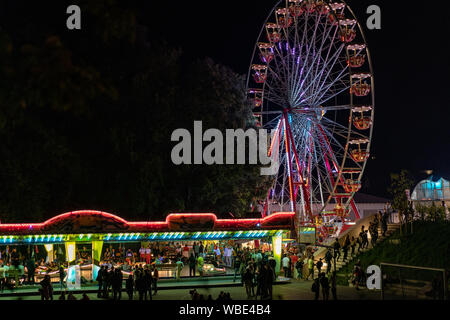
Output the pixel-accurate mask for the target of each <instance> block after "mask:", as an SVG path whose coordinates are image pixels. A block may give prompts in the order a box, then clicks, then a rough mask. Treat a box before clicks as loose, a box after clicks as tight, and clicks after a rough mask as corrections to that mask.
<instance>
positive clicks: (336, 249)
mask: <svg viewBox="0 0 450 320" xmlns="http://www.w3.org/2000/svg"><path fill="white" fill-rule="evenodd" d="M333 249H334V256H335V257H336V260H338V259H339V258H340V257H341V244H340V243H339V240H338V239H337V238H336V241H335V242H334V245H333Z"/></svg>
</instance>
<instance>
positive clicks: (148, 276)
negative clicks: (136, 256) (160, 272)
mask: <svg viewBox="0 0 450 320" xmlns="http://www.w3.org/2000/svg"><path fill="white" fill-rule="evenodd" d="M144 281H145V290H146V292H145V300H147V292H148V296H149V298H150V300H153V295H152V284H153V277H152V272H151V271H150V268H149V267H148V266H146V267H145V271H144Z"/></svg>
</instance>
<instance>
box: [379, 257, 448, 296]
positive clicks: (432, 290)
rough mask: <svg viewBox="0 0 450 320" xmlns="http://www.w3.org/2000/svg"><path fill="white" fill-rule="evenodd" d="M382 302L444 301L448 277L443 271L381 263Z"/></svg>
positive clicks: (446, 293)
mask: <svg viewBox="0 0 450 320" xmlns="http://www.w3.org/2000/svg"><path fill="white" fill-rule="evenodd" d="M380 268H381V277H382V278H381V279H382V280H381V298H382V299H383V300H445V299H449V296H448V277H447V275H446V271H445V269H435V268H426V267H417V266H407V265H400V264H390V263H381V264H380Z"/></svg>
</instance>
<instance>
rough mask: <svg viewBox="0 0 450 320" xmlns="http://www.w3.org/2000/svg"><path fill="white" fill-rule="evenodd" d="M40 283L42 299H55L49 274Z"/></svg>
mask: <svg viewBox="0 0 450 320" xmlns="http://www.w3.org/2000/svg"><path fill="white" fill-rule="evenodd" d="M40 285H41V289H40V291H41V300H53V287H52V283H51V281H50V276H49V275H48V274H46V275H45V276H44V279H43V280H42V281H41V282H40Z"/></svg>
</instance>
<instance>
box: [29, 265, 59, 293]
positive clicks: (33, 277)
mask: <svg viewBox="0 0 450 320" xmlns="http://www.w3.org/2000/svg"><path fill="white" fill-rule="evenodd" d="M65 277H66V271H65V270H64V266H63V265H60V266H59V285H60V288H61V290H62V288H66V285H65V283H64V278H65ZM33 278H34V277H33Z"/></svg>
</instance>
